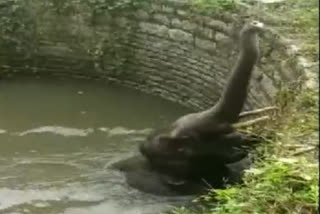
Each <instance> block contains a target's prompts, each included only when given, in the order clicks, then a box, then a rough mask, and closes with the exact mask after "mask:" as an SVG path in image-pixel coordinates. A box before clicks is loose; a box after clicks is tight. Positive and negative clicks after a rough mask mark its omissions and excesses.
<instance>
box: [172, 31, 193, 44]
mask: <svg viewBox="0 0 320 214" xmlns="http://www.w3.org/2000/svg"><path fill="white" fill-rule="evenodd" d="M168 33H169V38H171V39H173V40H175V41H179V42H190V43H192V42H193V35H192V34H191V33H187V32H184V31H182V30H179V29H170V30H169V31H168Z"/></svg>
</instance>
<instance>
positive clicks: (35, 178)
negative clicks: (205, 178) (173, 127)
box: [0, 77, 188, 214]
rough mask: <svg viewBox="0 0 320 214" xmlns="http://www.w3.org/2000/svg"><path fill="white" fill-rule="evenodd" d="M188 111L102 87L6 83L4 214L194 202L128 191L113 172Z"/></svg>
mask: <svg viewBox="0 0 320 214" xmlns="http://www.w3.org/2000/svg"><path fill="white" fill-rule="evenodd" d="M186 112H187V110H186V109H184V108H182V107H180V106H177V105H175V104H172V103H169V102H166V101H164V100H161V99H159V98H157V97H153V96H148V95H145V94H142V93H139V92H136V91H132V90H130V89H126V88H122V87H118V86H110V85H109V86H107V85H106V84H105V83H101V82H88V81H85V80H63V79H53V78H52V77H51V78H40V79H26V78H23V79H22V78H19V79H10V80H1V81H0V213H3V214H9V213H11V214H17V213H32V214H40V213H41V214H42V213H46V214H51V213H52V214H60V213H61V214H62V213H63V214H83V213H85V214H87V213H90V214H105V213H108V214H129V213H130V214H138V213H156V212H158V211H161V210H163V209H167V208H168V207H170V206H172V205H178V204H181V203H183V202H185V201H186V200H188V198H178V197H171V198H170V197H159V196H153V195H150V194H146V193H142V192H139V191H138V190H135V189H132V188H131V187H129V186H128V185H127V184H126V183H125V180H124V177H123V175H122V174H121V173H120V172H118V171H114V170H110V169H108V168H107V167H108V166H109V165H110V164H112V163H114V162H115V161H118V160H121V159H123V158H126V157H130V156H131V155H133V154H134V153H136V152H137V144H138V143H139V142H141V141H142V140H143V139H144V138H145V136H146V135H147V134H148V133H149V132H150V129H151V128H156V127H159V126H162V125H165V124H168V123H169V122H170V121H172V120H174V119H175V118H177V117H178V116H180V115H182V114H184V113H186Z"/></svg>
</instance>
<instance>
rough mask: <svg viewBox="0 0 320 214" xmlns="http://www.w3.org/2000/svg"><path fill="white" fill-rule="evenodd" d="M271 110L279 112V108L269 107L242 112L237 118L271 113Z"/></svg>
mask: <svg viewBox="0 0 320 214" xmlns="http://www.w3.org/2000/svg"><path fill="white" fill-rule="evenodd" d="M271 110H279V108H278V107H276V106H269V107H265V108H260V109H256V110H252V111H244V112H242V113H240V114H239V118H243V117H247V116H251V115H256V114H260V113H263V112H267V111H271Z"/></svg>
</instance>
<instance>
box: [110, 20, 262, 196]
mask: <svg viewBox="0 0 320 214" xmlns="http://www.w3.org/2000/svg"><path fill="white" fill-rule="evenodd" d="M263 29H264V26H263V24H262V23H260V22H258V21H252V22H250V23H247V24H245V25H244V27H243V28H242V29H241V31H240V33H239V50H240V51H239V56H238V58H237V61H236V63H235V66H234V67H233V70H232V72H231V76H230V78H229V80H228V83H227V85H226V86H225V87H224V90H223V92H222V95H221V97H220V99H219V100H218V102H217V103H216V104H215V105H214V106H212V107H210V108H208V109H206V110H204V111H200V112H196V113H191V114H187V115H184V116H182V117H180V118H179V119H177V120H176V121H175V122H173V123H172V124H171V125H170V126H169V127H167V128H164V129H159V130H156V131H155V132H154V133H152V134H151V135H149V136H148V137H147V139H146V140H145V141H144V142H142V143H141V144H140V145H139V150H140V153H141V155H138V156H134V157H132V158H130V159H127V160H122V161H120V162H118V163H115V164H114V165H113V166H112V167H113V168H114V169H118V170H120V171H122V172H123V173H124V175H125V177H126V179H127V182H128V184H129V185H130V186H132V187H134V188H137V189H139V190H141V191H144V192H149V193H153V194H158V195H188V194H198V193H202V192H204V191H206V190H208V189H209V188H222V187H223V186H224V184H225V183H226V182H227V183H235V182H239V181H240V180H241V179H240V178H241V174H242V173H243V170H244V169H246V168H248V167H249V166H250V162H251V161H250V158H249V157H248V155H249V149H250V148H251V145H253V144H254V143H255V142H257V141H259V140H257V138H252V137H251V136H247V135H245V134H243V133H241V132H239V131H237V130H236V129H235V128H234V126H233V124H234V123H236V122H238V121H239V119H240V115H241V114H240V113H241V111H242V108H243V106H244V103H245V100H246V97H247V93H248V85H249V82H250V77H251V74H252V71H253V70H254V67H255V64H256V63H257V60H258V58H259V51H260V50H259V38H258V34H259V33H260V32H262V30H263Z"/></svg>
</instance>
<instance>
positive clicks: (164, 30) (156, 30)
mask: <svg viewBox="0 0 320 214" xmlns="http://www.w3.org/2000/svg"><path fill="white" fill-rule="evenodd" d="M139 27H140V29H141V31H142V32H145V33H151V34H154V35H157V36H162V37H166V36H168V30H169V29H168V27H166V26H164V25H158V24H153V23H148V22H140V23H139Z"/></svg>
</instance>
